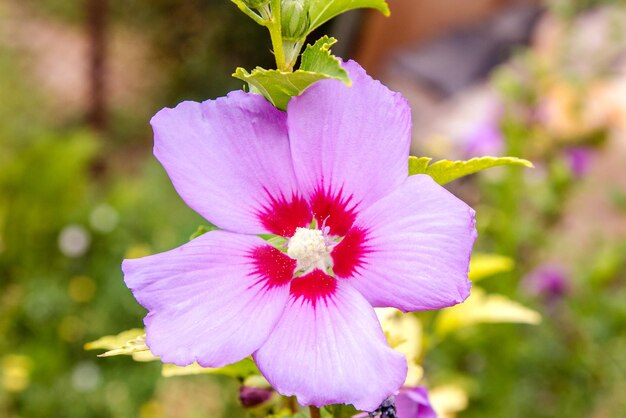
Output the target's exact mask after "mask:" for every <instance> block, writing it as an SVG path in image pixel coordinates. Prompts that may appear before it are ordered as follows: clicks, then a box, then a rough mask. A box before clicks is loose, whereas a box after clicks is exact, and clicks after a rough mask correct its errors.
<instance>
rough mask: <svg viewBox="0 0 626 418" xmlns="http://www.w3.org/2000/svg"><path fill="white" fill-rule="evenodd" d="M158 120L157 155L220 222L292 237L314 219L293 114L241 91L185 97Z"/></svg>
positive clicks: (187, 194)
mask: <svg viewBox="0 0 626 418" xmlns="http://www.w3.org/2000/svg"><path fill="white" fill-rule="evenodd" d="M151 123H152V127H153V129H154V154H155V155H156V157H157V158H158V160H159V161H160V162H161V164H163V167H164V168H165V170H166V171H167V173H168V175H169V176H170V179H171V180H172V183H173V184H174V187H175V188H176V191H177V192H178V193H179V194H180V196H181V197H182V198H183V199H184V200H185V202H186V203H187V204H188V205H189V206H190V207H191V208H192V209H194V210H195V211H196V212H198V213H199V214H201V215H202V216H204V217H205V218H206V219H208V220H209V221H210V222H212V223H213V224H215V225H217V226H219V227H220V228H223V229H228V230H231V231H235V232H243V233H266V232H270V233H274V234H280V235H286V236H291V235H293V232H294V231H295V229H296V227H298V226H305V225H307V224H308V223H309V222H310V221H311V215H310V210H309V208H308V205H307V203H306V202H305V201H304V200H303V199H302V198H301V197H300V196H299V195H298V192H297V187H296V181H295V174H294V171H293V164H292V161H291V155H290V150H289V139H288V137H287V126H286V115H285V113H284V112H280V111H278V110H276V109H275V108H274V107H273V106H272V105H271V104H269V103H268V102H267V101H266V100H265V99H264V98H263V97H261V96H259V95H255V94H248V93H244V92H240V91H237V92H232V93H230V94H229V95H228V96H227V97H222V98H219V99H217V100H208V101H206V102H203V103H196V102H183V103H181V104H179V105H178V106H176V108H174V109H168V108H165V109H163V110H161V111H160V112H159V113H157V114H156V115H155V116H154V117H153V118H152V121H151ZM285 214H288V216H285Z"/></svg>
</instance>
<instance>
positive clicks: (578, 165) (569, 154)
mask: <svg viewBox="0 0 626 418" xmlns="http://www.w3.org/2000/svg"><path fill="white" fill-rule="evenodd" d="M592 155H593V151H592V150H591V149H590V148H589V147H574V148H568V149H567V150H565V156H566V158H567V163H568V165H569V167H570V170H571V171H572V173H573V174H574V176H575V177H578V178H580V177H584V176H585V174H587V172H588V171H589V166H590V164H591V159H592Z"/></svg>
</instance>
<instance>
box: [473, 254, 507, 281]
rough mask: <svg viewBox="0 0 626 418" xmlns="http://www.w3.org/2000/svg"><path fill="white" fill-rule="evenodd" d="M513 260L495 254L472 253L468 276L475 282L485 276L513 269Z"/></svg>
mask: <svg viewBox="0 0 626 418" xmlns="http://www.w3.org/2000/svg"><path fill="white" fill-rule="evenodd" d="M514 267H515V262H514V261H513V259H512V258H510V257H506V256H503V255H496V254H478V253H474V254H473V255H472V259H471V260H470V271H469V278H470V280H471V281H473V282H476V281H478V280H482V279H484V278H486V277H490V276H493V275H496V274H498V273H505V272H507V271H511V270H513V268H514Z"/></svg>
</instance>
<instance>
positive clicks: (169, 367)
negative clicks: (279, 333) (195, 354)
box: [161, 357, 261, 380]
mask: <svg viewBox="0 0 626 418" xmlns="http://www.w3.org/2000/svg"><path fill="white" fill-rule="evenodd" d="M161 374H162V375H163V376H164V377H172V376H186V375H195V374H220V375H223V376H229V377H234V378H236V379H241V380H243V379H245V378H247V377H249V376H252V375H260V374H261V372H259V369H258V368H257V367H256V364H254V361H252V359H251V358H250V357H247V358H245V359H243V360H241V361H238V362H237V363H234V364H229V365H228V366H224V367H219V368H216V369H214V368H210V367H202V366H200V365H199V364H198V363H194V364H191V365H189V366H185V367H181V366H176V365H175V364H164V365H163V370H162V371H161Z"/></svg>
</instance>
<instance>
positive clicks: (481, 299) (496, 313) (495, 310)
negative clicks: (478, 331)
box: [435, 287, 541, 335]
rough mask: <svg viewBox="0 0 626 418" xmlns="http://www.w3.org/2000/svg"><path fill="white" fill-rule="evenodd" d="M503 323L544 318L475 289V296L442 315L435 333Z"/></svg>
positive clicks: (472, 295)
mask: <svg viewBox="0 0 626 418" xmlns="http://www.w3.org/2000/svg"><path fill="white" fill-rule="evenodd" d="M502 322H505V323H506V322H510V323H520V324H538V323H539V322H541V315H540V314H539V313H538V312H536V311H533V310H532V309H529V308H527V307H525V306H523V305H521V304H519V303H517V302H515V301H512V300H511V299H509V298H507V297H505V296H502V295H496V294H487V293H485V291H484V290H482V289H480V288H478V287H473V288H472V294H471V295H470V297H469V298H467V300H466V301H465V302H464V303H462V304H460V305H456V306H453V307H451V308H447V309H443V310H442V311H441V312H440V313H439V316H438V317H437V322H436V324H435V330H436V332H437V333H439V334H442V335H443V334H447V333H448V332H451V331H454V330H456V329H459V328H462V327H466V326H470V325H475V324H480V323H502Z"/></svg>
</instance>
